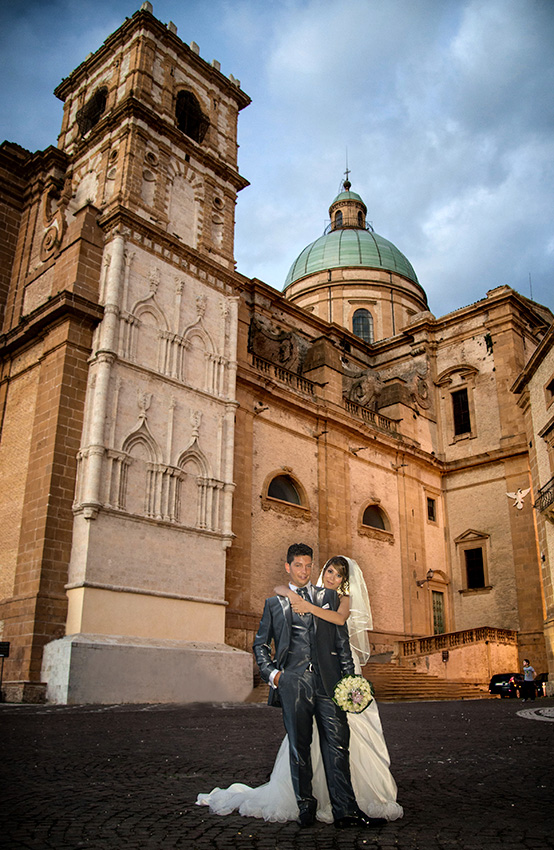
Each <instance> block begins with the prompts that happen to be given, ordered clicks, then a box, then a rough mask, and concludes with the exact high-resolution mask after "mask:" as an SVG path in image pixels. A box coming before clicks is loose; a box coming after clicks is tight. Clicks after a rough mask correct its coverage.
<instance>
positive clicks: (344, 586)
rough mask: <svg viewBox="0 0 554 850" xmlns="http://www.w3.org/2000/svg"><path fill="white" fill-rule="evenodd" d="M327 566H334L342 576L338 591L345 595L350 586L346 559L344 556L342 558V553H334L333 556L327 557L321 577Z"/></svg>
mask: <svg viewBox="0 0 554 850" xmlns="http://www.w3.org/2000/svg"><path fill="white" fill-rule="evenodd" d="M328 567H334V568H335V569H336V571H337V572H338V573H340V574H341V576H342V581H341V583H340V587H339V589H338V592H339V593H340V594H343V595H345V594H346V595H347V594H348V592H349V590H350V588H349V585H348V561H347V560H346V558H343V556H342V555H335V556H334V557H333V558H329V560H328V561H327V563H326V564H325V566H324V567H323V573H322V578H323V576H324V575H325V573H326V572H327V568H328Z"/></svg>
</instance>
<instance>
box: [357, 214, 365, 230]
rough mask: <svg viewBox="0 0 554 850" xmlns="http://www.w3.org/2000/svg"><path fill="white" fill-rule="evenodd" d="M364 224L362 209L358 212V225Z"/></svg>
mask: <svg viewBox="0 0 554 850" xmlns="http://www.w3.org/2000/svg"><path fill="white" fill-rule="evenodd" d="M363 226H364V214H363V212H361V211H360V212H359V213H358V227H363Z"/></svg>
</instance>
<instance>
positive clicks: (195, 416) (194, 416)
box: [190, 410, 202, 439]
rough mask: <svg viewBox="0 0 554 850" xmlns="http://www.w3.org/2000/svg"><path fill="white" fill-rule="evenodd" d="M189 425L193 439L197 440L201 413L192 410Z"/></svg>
mask: <svg viewBox="0 0 554 850" xmlns="http://www.w3.org/2000/svg"><path fill="white" fill-rule="evenodd" d="M190 424H191V425H192V436H193V439H194V438H197V437H198V435H199V433H200V425H201V424H202V411H201V410H193V411H192V413H191V414H190Z"/></svg>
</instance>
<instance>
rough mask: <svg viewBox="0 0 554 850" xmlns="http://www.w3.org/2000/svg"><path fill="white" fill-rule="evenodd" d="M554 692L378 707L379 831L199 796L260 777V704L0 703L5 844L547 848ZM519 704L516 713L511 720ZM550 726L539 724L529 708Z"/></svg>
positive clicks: (266, 767)
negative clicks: (199, 800)
mask: <svg viewBox="0 0 554 850" xmlns="http://www.w3.org/2000/svg"><path fill="white" fill-rule="evenodd" d="M553 706H554V699H552V698H547V699H542V700H537V701H536V702H535V703H526V705H525V706H523V705H522V704H521V703H520V702H519V701H516V700H477V701H467V702H427V703H402V704H398V703H397V704H382V705H381V706H380V710H381V718H382V721H383V728H384V730H385V735H386V738H387V742H388V745H389V750H390V753H391V759H392V766H393V773H394V776H395V778H396V780H397V783H398V789H399V793H398V799H399V802H400V803H401V804H402V805H403V806H404V812H405V814H404V818H403V819H402V820H399V821H395V822H393V823H390V824H387V825H386V826H385V827H382V828H380V829H377V830H360V831H358V830H356V829H354V830H343V831H338V830H335V829H334V828H333V826H329V825H324V824H317V825H316V826H315V827H313V828H311V829H304V830H300V829H299V828H298V827H297V826H296V824H294V823H286V824H271V823H265V822H263V821H259V820H255V819H252V818H242V817H240V816H238V815H230V816H228V817H219V816H217V815H211V814H210V813H209V812H208V810H207V809H206V808H204V807H198V806H195V805H194V801H195V799H196V794H197V793H198V792H200V791H209V790H210V789H211V788H212V787H214V786H215V785H220V786H226V785H228V784H230V783H231V782H232V781H237V780H238V781H244V782H247V783H248V784H259V783H262V782H264V781H265V780H266V779H267V777H268V774H269V772H270V770H271V767H272V763H273V759H274V757H275V754H276V752H277V749H278V745H279V743H280V741H281V738H282V735H283V727H282V721H281V714H280V712H279V711H278V710H276V709H272V708H268V707H266V706H262V705H223V706H219V705H199V704H197V705H188V706H75V707H71V706H55V707H54V706H51V707H49V706H29V705H22V706H13V705H6V704H4V705H0V724H1V729H2V758H1V768H0V770H1V772H2V785H1V788H2V790H1V792H0V794H1V798H0V799H1V806H0V846H1V847H2V848H9V850H20V848H28V850H79V848H88V849H89V850H115V848H117V850H174V848H186V850H229V848H241V850H274V848H275V850H299V848H301V850H364V848H367V850H369V848H373V850H393V848H397V850H452V848H463V850H500V848H502V850H519V848H529V850H531V848H532V850H544V848H554V805H553V802H554V801H553V794H552V790H553V778H552V774H553V771H552V754H553V751H554V746H553V744H554V722H552V721H553V720H554V710H553ZM522 710H523V712H524V713H523V715H520V714H518V712H519V711H522ZM539 716H540V717H541V719H542V720H543V721H545V720H549V721H550V722H540V723H539V722H536V720H535V717H539Z"/></svg>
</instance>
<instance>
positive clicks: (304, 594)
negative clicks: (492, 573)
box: [297, 587, 312, 602]
mask: <svg viewBox="0 0 554 850" xmlns="http://www.w3.org/2000/svg"><path fill="white" fill-rule="evenodd" d="M297 593H298V595H299V596H301V597H302V599H305V600H306V602H311V601H312V600H311V599H310V592H309V590H308V588H307V587H299V588H298V590H297Z"/></svg>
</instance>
